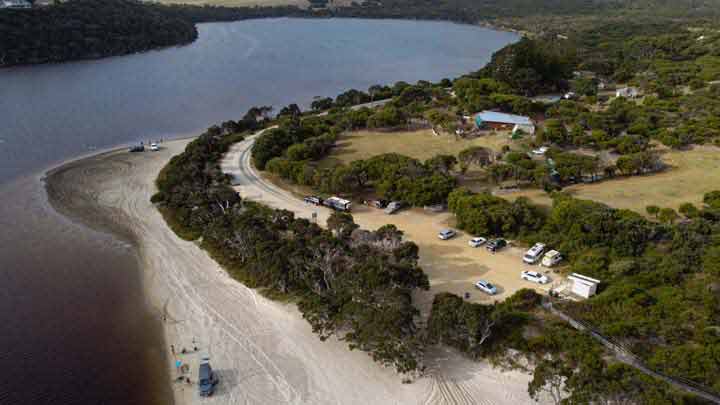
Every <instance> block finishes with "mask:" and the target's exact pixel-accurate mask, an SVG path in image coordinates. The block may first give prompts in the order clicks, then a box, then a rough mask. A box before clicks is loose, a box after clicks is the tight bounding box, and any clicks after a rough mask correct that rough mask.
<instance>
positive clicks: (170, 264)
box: [66, 140, 534, 404]
mask: <svg viewBox="0 0 720 405" xmlns="http://www.w3.org/2000/svg"><path fill="white" fill-rule="evenodd" d="M187 142H188V141H187V140H184V141H173V142H166V143H164V144H163V149H162V150H161V151H160V152H156V153H150V152H147V153H141V154H130V153H126V152H124V151H121V152H115V153H110V154H105V155H102V156H99V157H94V158H88V159H84V160H82V161H80V162H75V163H74V164H73V167H72V168H70V169H69V170H71V171H72V175H69V176H66V178H67V181H68V185H67V186H68V188H72V186H71V185H75V184H79V185H81V186H79V187H74V189H73V190H72V192H73V193H75V195H73V196H71V198H69V200H70V201H74V202H73V203H74V204H77V206H79V207H80V208H81V210H80V212H81V213H82V212H84V208H87V207H88V206H94V207H96V210H95V211H96V214H97V215H98V217H102V220H103V221H107V222H109V223H110V225H112V226H113V227H114V228H115V229H116V230H117V229H124V230H126V231H127V232H129V233H131V234H132V235H133V238H134V239H135V243H136V245H137V247H138V250H139V253H140V257H141V259H142V264H143V271H144V273H143V281H144V288H145V289H146V290H147V292H148V300H149V301H150V303H151V305H152V306H153V307H154V308H156V309H157V312H158V317H159V318H164V326H165V330H166V342H167V344H168V345H171V344H172V345H174V347H175V349H176V351H179V350H180V349H181V348H183V347H185V348H188V349H191V348H192V347H193V346H197V347H198V349H199V351H198V353H192V354H186V355H175V356H172V355H171V356H169V357H170V362H171V364H169V367H171V369H172V370H171V371H172V372H171V375H173V376H175V375H177V372H176V371H175V370H174V367H173V366H172V364H173V363H174V361H175V359H179V360H181V361H183V362H184V363H187V364H189V365H190V371H191V372H190V374H189V375H188V376H189V378H190V379H191V381H193V382H194V381H195V378H196V376H195V372H196V368H197V361H198V359H199V357H200V356H201V355H204V354H208V355H209V356H210V357H211V359H212V364H213V367H214V368H215V369H216V370H217V372H218V374H219V375H220V378H221V382H220V385H219V386H218V389H217V392H216V395H215V396H214V397H212V398H208V399H202V400H201V399H200V398H199V396H198V395H197V393H196V387H195V386H194V385H187V384H184V383H173V389H174V393H175V400H176V401H175V402H176V403H177V404H193V403H200V402H202V403H203V404H269V403H272V404H369V403H372V404H461V403H467V404H507V403H513V404H523V403H527V404H530V403H534V402H533V401H532V400H531V399H530V398H529V397H528V395H527V392H526V389H527V382H528V381H529V376H528V375H526V374H523V373H520V372H500V371H498V370H495V369H492V368H491V367H489V366H488V365H487V364H482V363H475V362H471V361H469V360H466V359H463V358H461V357H460V356H459V355H457V354H456V353H453V352H452V351H448V350H438V351H433V352H432V353H431V355H430V358H429V361H428V363H429V368H430V372H429V376H428V377H424V378H421V379H419V380H417V381H415V382H414V383H413V384H402V383H401V379H400V377H399V376H398V375H397V374H395V373H394V372H393V371H392V370H390V369H385V368H382V367H380V366H378V365H377V364H375V363H374V362H373V361H372V360H371V359H370V358H369V357H368V356H367V355H366V354H364V353H361V352H358V351H350V350H348V349H347V346H346V345H345V344H344V343H343V342H339V341H337V340H335V339H330V340H328V341H326V342H321V341H320V340H319V339H318V338H317V337H316V336H315V335H314V334H313V333H312V331H311V328H310V326H309V325H308V324H307V322H305V321H304V320H303V319H302V317H301V315H300V314H299V312H298V311H297V309H296V308H295V307H294V306H292V305H286V304H281V303H276V302H273V301H269V300H267V299H265V298H264V297H262V296H259V295H258V294H256V293H255V291H253V290H251V289H248V288H246V287H244V286H243V285H242V284H240V283H238V282H236V281H235V280H232V279H231V278H230V277H229V276H228V275H227V274H226V273H225V272H224V271H223V270H222V269H221V268H220V267H219V266H218V265H217V264H216V263H215V262H214V261H213V260H212V259H211V258H210V257H208V255H207V254H206V253H205V252H204V251H202V250H201V249H200V248H199V247H197V246H196V244H195V243H193V242H186V241H182V240H180V239H179V238H178V237H177V236H176V235H175V234H174V233H173V232H172V231H170V229H169V228H168V227H167V226H166V224H165V222H164V220H163V218H162V217H161V215H160V214H159V212H158V211H157V210H156V209H155V207H154V206H153V205H152V204H150V202H149V199H150V196H151V195H152V193H153V192H154V191H155V186H154V180H155V178H156V177H157V174H158V172H159V170H160V169H161V168H162V167H163V166H164V165H165V164H166V163H167V161H168V160H169V159H170V157H172V156H173V155H175V154H178V153H180V152H181V151H182V149H183V148H184V146H185V145H186V144H187ZM245 142H248V141H245ZM246 146H247V145H246ZM240 190H242V192H244V193H248V194H251V195H246V196H247V197H250V198H252V197H253V196H252V194H255V197H258V198H260V199H262V197H263V196H265V195H272V194H271V193H270V192H263V193H261V192H260V190H255V191H253V188H252V185H250V184H243V185H241V186H240ZM306 212H307V213H309V212H311V210H307V211H306ZM88 221H91V220H88ZM106 225H107V224H106ZM168 351H169V348H168Z"/></svg>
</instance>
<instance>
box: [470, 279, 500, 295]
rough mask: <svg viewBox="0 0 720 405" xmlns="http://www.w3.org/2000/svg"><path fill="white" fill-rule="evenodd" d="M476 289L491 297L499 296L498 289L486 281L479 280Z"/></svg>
mask: <svg viewBox="0 0 720 405" xmlns="http://www.w3.org/2000/svg"><path fill="white" fill-rule="evenodd" d="M475 287H476V288H477V289H478V290H480V291H482V292H484V293H487V294H490V295H495V294H497V288H496V287H495V286H494V285H492V284H490V283H489V282H487V281H485V280H478V282H477V283H475Z"/></svg>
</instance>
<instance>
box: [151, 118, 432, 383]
mask: <svg viewBox="0 0 720 405" xmlns="http://www.w3.org/2000/svg"><path fill="white" fill-rule="evenodd" d="M249 115H250V116H252V114H249ZM224 127H226V128H230V127H233V128H234V129H236V130H244V129H245V128H248V127H251V125H246V124H243V123H242V122H241V123H235V125H225V126H224ZM241 139H242V135H241V133H235V132H227V131H223V130H222V129H221V128H220V127H212V128H210V129H209V130H208V131H206V132H205V133H204V134H202V135H201V136H200V137H198V138H197V139H196V140H194V141H193V142H191V143H190V144H188V146H187V147H186V149H185V152H183V153H182V154H180V155H178V156H175V157H174V158H173V159H172V160H171V161H170V163H169V164H168V165H167V166H166V167H165V168H164V169H163V170H162V172H161V174H160V176H159V177H158V179H157V186H158V192H157V194H155V195H154V196H153V198H152V201H153V202H154V203H156V204H158V205H159V206H160V207H161V210H162V212H163V214H164V216H165V218H166V220H167V222H168V223H169V224H170V225H171V226H172V228H173V229H174V230H175V232H176V233H178V235H180V236H181V237H183V238H185V239H188V240H201V246H202V247H203V248H204V249H206V250H207V251H208V252H209V253H210V254H211V255H212V256H213V258H214V259H215V260H217V261H218V262H219V263H220V264H222V265H223V266H224V267H225V268H226V269H227V271H228V272H229V273H230V274H231V275H232V276H233V277H235V278H236V279H238V280H240V281H242V282H243V283H245V284H246V285H248V286H250V287H254V288H261V289H263V290H264V291H265V292H266V293H267V294H268V295H270V296H285V297H288V298H290V299H293V300H295V301H296V302H297V305H298V308H299V309H300V311H301V312H302V314H303V317H304V318H305V319H307V321H308V322H309V323H310V324H311V325H312V327H313V331H314V332H315V333H317V334H318V335H319V336H320V338H321V339H323V340H324V339H327V338H329V337H330V336H333V335H336V336H338V337H339V338H340V339H341V340H344V341H346V342H347V343H348V345H349V347H350V348H351V349H359V350H363V351H366V352H368V353H369V354H370V355H371V356H372V357H373V359H375V360H376V361H378V362H379V363H382V364H385V365H388V366H392V367H395V368H396V369H397V370H398V371H399V372H402V373H409V372H412V371H415V370H418V369H420V368H421V366H422V364H421V361H422V353H423V348H424V346H423V344H422V339H421V335H420V334H419V327H418V325H417V324H416V316H417V315H418V311H417V309H416V308H415V307H414V306H413V305H412V293H413V291H414V290H416V289H427V288H428V287H429V285H428V279H427V276H426V275H425V274H424V273H423V271H422V269H420V268H419V267H418V265H417V260H418V248H417V246H416V245H415V244H414V243H412V242H408V241H403V239H402V231H400V230H398V229H397V228H395V227H394V226H392V225H388V226H385V227H382V228H380V229H378V230H376V231H374V232H370V231H364V230H361V229H358V226H357V225H356V224H355V223H354V222H353V219H352V216H350V215H349V214H340V213H335V214H333V216H332V217H331V218H330V219H329V220H328V229H322V228H320V227H319V226H318V225H317V224H315V223H311V222H310V221H308V220H306V219H299V218H295V217H294V214H293V213H292V212H289V211H284V210H274V209H270V208H268V207H265V206H262V205H260V204H257V203H253V202H251V201H246V200H242V199H241V198H240V197H239V196H238V194H237V193H236V192H235V191H234V190H233V189H232V188H231V187H230V182H229V179H228V177H227V176H226V175H224V174H223V173H222V172H221V171H220V169H219V166H218V162H219V160H220V158H221V157H222V155H223V153H225V152H226V151H227V149H228V146H229V145H230V144H232V143H234V142H237V141H239V140H241ZM277 252H283V254H282V255H278V254H277Z"/></svg>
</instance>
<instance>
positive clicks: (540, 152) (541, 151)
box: [532, 146, 548, 156]
mask: <svg viewBox="0 0 720 405" xmlns="http://www.w3.org/2000/svg"><path fill="white" fill-rule="evenodd" d="M547 151H548V147H547V146H541V147H539V148H537V149H533V151H532V153H533V155H538V156H542V155H544V154H545V153H547Z"/></svg>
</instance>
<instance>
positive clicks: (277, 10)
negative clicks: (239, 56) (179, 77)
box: [0, 0, 303, 66]
mask: <svg viewBox="0 0 720 405" xmlns="http://www.w3.org/2000/svg"><path fill="white" fill-rule="evenodd" d="M302 14H303V12H302V11H301V10H299V9H297V8H294V7H272V8H271V7H256V8H227V7H198V6H186V5H176V6H164V5H160V4H154V3H152V4H148V3H141V2H138V1H132V0H72V1H68V2H65V3H61V4H58V5H55V6H49V7H38V8H33V9H30V10H0V38H2V40H0V66H11V65H22V64H36V63H52V62H65V61H70V60H78V59H93V58H102V57H107V56H114V55H124V54H129V53H135V52H142V51H147V50H151V49H156V48H162V47H167V46H174V45H184V44H188V43H191V42H193V41H194V40H195V39H196V38H197V35H198V33H197V29H196V28H195V25H194V24H195V23H198V22H208V21H233V20H242V19H248V18H259V17H274V16H288V15H302Z"/></svg>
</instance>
